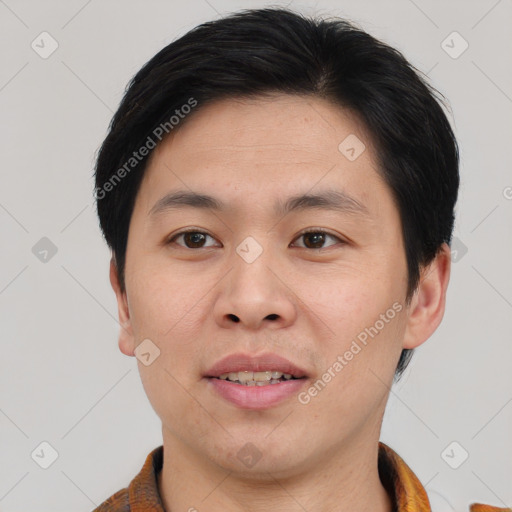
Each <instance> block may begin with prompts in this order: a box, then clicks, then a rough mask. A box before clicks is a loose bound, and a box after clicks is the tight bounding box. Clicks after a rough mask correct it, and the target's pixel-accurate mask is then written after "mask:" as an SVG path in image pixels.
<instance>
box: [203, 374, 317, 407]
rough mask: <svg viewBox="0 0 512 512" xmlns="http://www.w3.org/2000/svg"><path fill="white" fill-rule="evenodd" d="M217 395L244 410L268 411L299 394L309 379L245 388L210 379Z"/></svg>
mask: <svg viewBox="0 0 512 512" xmlns="http://www.w3.org/2000/svg"><path fill="white" fill-rule="evenodd" d="M208 380H209V381H210V383H211V385H212V386H213V388H214V389H215V391H216V392H217V393H219V394H220V395H221V396H222V397H223V398H225V399H226V400H229V401H230V402H232V403H234V404H235V405H237V406H238V407H240V408H242V409H267V408H268V407H272V406H273V405H277V404H278V403H280V402H282V401H283V400H285V399H286V398H289V397H290V396H292V395H294V394H296V393H298V392H299V390H300V388H301V387H303V386H304V384H305V383H306V381H307V379H306V378H303V379H291V380H288V381H284V382H280V383H279V384H267V385H266V386H245V385H244V384H236V383H234V382H230V381H228V380H225V379H216V378H214V377H210V378H208Z"/></svg>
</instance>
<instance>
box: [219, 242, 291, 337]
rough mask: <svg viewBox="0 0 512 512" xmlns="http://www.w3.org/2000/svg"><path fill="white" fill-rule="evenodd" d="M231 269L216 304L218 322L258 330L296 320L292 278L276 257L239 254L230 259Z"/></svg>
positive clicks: (222, 282) (263, 254) (222, 284)
mask: <svg viewBox="0 0 512 512" xmlns="http://www.w3.org/2000/svg"><path fill="white" fill-rule="evenodd" d="M231 262H232V267H231V270H230V271H229V272H228V274H227V275H226V276H225V278H224V279H223V280H222V281H221V282H220V283H219V291H218V295H217V297H216V302H215V305H214V315H215V320H216V322H217V324H218V325H219V326H221V327H224V328H233V326H234V324H238V326H237V328H238V329H245V330H251V331H256V330H258V329H261V328H262V327H264V326H268V327H271V328H272V329H278V328H283V327H287V326H288V325H290V324H292V323H293V322H294V321H295V317H296V314H297V308H296V302H295V301H296V295H295V294H294V292H293V290H292V288H293V283H291V282H290V281H291V280H292V277H293V276H291V275H290V274H289V273H286V272H285V271H284V270H283V268H282V267H281V266H280V265H279V263H278V261H277V259H276V256H275V255H271V254H270V253H267V252H266V251H263V253H261V254H260V255H259V256H258V257H257V258H256V259H255V260H253V261H251V260H250V259H248V260H245V259H244V258H242V257H240V256H239V255H238V254H234V257H233V258H231V261H230V263H231Z"/></svg>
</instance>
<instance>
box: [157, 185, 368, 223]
mask: <svg viewBox="0 0 512 512" xmlns="http://www.w3.org/2000/svg"><path fill="white" fill-rule="evenodd" d="M183 207H191V208H199V209H204V210H213V211H218V212H222V211H225V210H226V209H227V206H226V205H225V204H224V203H223V202H222V201H221V200H219V199H217V198H215V197H212V196H209V195H207V194H199V193H196V192H190V191H187V190H177V191H174V192H170V193H169V194H166V195H165V196H163V197H162V198H161V199H159V200H158V201H157V202H156V203H155V204H154V205H153V207H152V208H151V210H150V211H149V215H150V216H156V215H158V214H160V213H164V212H168V211H170V210H176V209H181V208H183ZM310 209H319V210H332V211H337V212H340V213H346V214H358V215H362V216H368V217H369V216H370V212H369V210H368V208H367V207H366V206H365V205H364V204H362V203H361V202H359V201H358V200H357V199H355V198H353V197H351V196H349V195H347V194H346V193H345V192H342V191H340V190H332V189H331V190H325V191H322V192H319V193H316V194H299V195H295V196H291V197H289V198H288V199H287V200H286V201H284V202H283V201H282V200H278V201H276V203H275V204H274V213H275V214H276V215H277V216H285V215H287V214H288V213H290V212H295V211H304V210H310Z"/></svg>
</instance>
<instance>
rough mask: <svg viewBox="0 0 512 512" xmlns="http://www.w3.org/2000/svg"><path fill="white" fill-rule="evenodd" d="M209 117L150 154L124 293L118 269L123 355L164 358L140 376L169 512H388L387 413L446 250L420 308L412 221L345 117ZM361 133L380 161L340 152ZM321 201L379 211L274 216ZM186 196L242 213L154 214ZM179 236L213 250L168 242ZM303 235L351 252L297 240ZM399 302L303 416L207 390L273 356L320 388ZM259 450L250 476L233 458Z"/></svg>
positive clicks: (430, 318) (258, 106)
mask: <svg viewBox="0 0 512 512" xmlns="http://www.w3.org/2000/svg"><path fill="white" fill-rule="evenodd" d="M200 107H201V105H199V106H198V110H197V111H196V112H194V114H191V115H190V116H189V117H188V118H187V119H186V120H185V121H184V122H183V124H182V125H181V126H180V127H179V130H177V131H175V132H171V136H170V137H168V138H167V139H165V140H164V142H163V143H162V144H160V145H159V146H157V148H156V149H155V150H154V151H153V154H152V156H151V160H150V162H149V166H148V168H147V171H146V175H145V177H144V179H143V182H142V185H141V188H140V191H139V193H138V196H137V199H136V202H135V207H134V210H133V215H132V218H131V223H130V229H129V238H128V246H127V258H126V271H125V277H126V288H125V290H124V291H123V290H121V288H120V286H119V281H118V277H117V274H116V269H115V265H114V262H113V261H112V262H111V268H110V278H111V283H112V286H113V289H114V291H115V293H116V296H117V301H118V307H119V319H120V322H121V324H122V326H123V329H121V332H120V336H119V348H120V350H121V351H122V352H123V353H124V354H126V355H129V356H134V350H135V348H136V347H137V346H138V345H139V343H141V342H142V340H144V339H146V338H149V339H150V340H152V342H153V343H154V344H155V345H157V346H158V348H159V349H160V356H159V357H158V358H157V359H155V361H154V362H153V363H152V364H151V365H149V366H145V365H143V364H142V363H141V362H140V361H138V366H139V372H140V375H141V380H142V383H143V386H144V389H145V391H146V393H147V396H148V398H149V400H150V402H151V404H152V406H153V408H154V410H155V412H156V413H157V414H158V416H159V417H160V419H161V421H162V435H163V444H164V464H163V469H162V472H161V473H160V475H159V478H158V483H159V489H160V493H161V495H162V500H163V503H164V506H165V508H166V509H167V510H173V511H187V510H190V509H192V508H195V509H196V510H198V511H201V510H209V511H211V512H220V511H223V512H226V511H227V512H238V511H242V510H244V511H247V510H251V511H265V512H268V510H287V511H297V512H298V511H303V510H308V511H313V510H314V511H318V512H334V511H336V512H349V511H350V512H353V511H354V510H358V511H373V512H375V511H378V512H390V511H391V509H392V504H391V500H390V498H389V496H388V494H387V492H386V491H385V489H384V487H383V486H382V484H381V482H380V479H379V476H378V470H377V456H378V442H379V436H380V429H381V424H382V418H383V415H384V409H385V405H386V402H387V399H388V396H389V391H390V387H391V385H392V381H393V376H394V372H395V368H396V365H397V363H398V359H399V356H400V353H401V351H402V349H403V348H415V347H417V346H419V345H421V344H422V343H423V342H425V341H426V340H427V339H428V338H429V336H430V335H431V334H432V333H433V332H434V331H435V329H436V328H437V326H438V325H439V323H440V322H441V319H442V317H443V314H444V308H445V296H446V288H447V286H448V281H449V274H450V251H449V248H448V246H447V245H446V244H443V246H442V247H441V249H440V251H439V253H438V256H437V257H436V258H435V260H434V261H433V262H432V264H431V265H429V266H428V267H427V268H424V269H422V279H421V281H420V285H419V286H418V288H417V290H416V292H415V294H414V296H413V297H412V300H411V301H410V304H406V300H405V298H406V285H407V266H406V259H405V250H404V245H403V239H402V235H401V223H400V216H399V213H398V210H397V208H396V206H395V204H394V202H393V199H392V195H391V191H390V189H389V188H388V186H387V185H386V184H385V182H384V181H383V179H382V178H381V176H380V175H379V174H378V172H377V165H376V158H375V152H374V149H373V146H372V143H371V139H370V137H369V136H368V135H367V133H366V132H365V129H364V126H363V125H362V124H361V123H360V122H359V121H358V119H357V117H356V116H355V115H354V114H351V113H350V112H349V111H347V110H343V109H341V108H340V107H339V106H336V105H333V104H331V103H329V102H327V101H326V100H323V99H319V98H314V97H299V96H289V95H273V96H270V97H265V98H263V97H261V98H258V99H251V100H237V101H235V100H233V99H230V100H222V101H217V102H215V103H213V104H210V105H205V106H203V107H202V108H200ZM350 134H355V135H356V136H357V137H358V138H359V139H360V140H361V141H363V142H364V144H365V146H366V150H365V151H364V152H363V153H362V154H361V155H360V156H359V157H358V158H357V159H356V160H354V161H349V160H348V159H347V158H346V157H345V156H344V155H343V154H342V153H341V152H340V151H339V150H338V145H339V144H340V142H342V141H343V140H344V139H345V138H346V137H347V136H348V135H350ZM325 188H334V189H336V190H342V191H344V192H345V193H346V194H347V195H349V196H351V197H352V198H354V199H356V200H357V201H359V202H360V203H362V204H363V205H364V206H365V207H366V208H367V210H368V214H367V215H361V214H355V213H348V212H339V211H325V210H321V209H312V210H305V211H298V212H292V213H289V214H288V215H285V216H282V215H281V216H276V215H275V214H274V212H273V204H274V201H276V200H277V199H281V200H283V201H284V200H285V199H286V198H288V197H289V196H291V195H294V194H299V193H306V192H317V191H319V190H321V189H322V190H323V189H325ZM176 189H186V190H188V191H194V192H198V193H206V194H210V195H213V196H215V197H216V198H218V199H221V200H222V201H224V202H225V203H227V205H228V209H227V210H226V211H223V212H212V211H208V210H203V209H198V208H193V207H189V206H186V207H182V208H181V209H179V210H178V209H173V210H168V211H165V212H161V213H159V214H158V215H150V213H149V212H150V210H151V209H152V208H153V206H154V205H155V203H156V202H157V201H158V200H159V199H160V198H162V197H163V196H164V195H165V194H167V193H168V192H171V191H174V190H176ZM183 228H189V229H190V230H191V231H194V230H195V231H197V230H200V231H205V232H207V233H208V235H209V236H207V237H206V238H204V239H202V240H201V239H199V242H197V240H196V241H195V242H194V239H192V240H190V239H188V240H187V238H186V237H183V236H181V237H178V238H177V239H175V240H174V242H171V243H167V244H166V241H168V240H169V239H170V238H171V235H173V234H174V233H177V232H178V231H179V230H181V229H183ZM307 228H313V229H312V230H313V231H314V228H323V229H325V230H327V231H329V232H330V234H332V235H334V236H337V237H338V238H339V240H338V239H336V238H331V237H330V236H327V237H326V238H325V240H324V241H323V242H322V241H321V240H320V241H318V239H316V240H315V238H314V235H313V238H311V236H310V237H309V238H308V236H299V235H300V233H301V231H303V230H304V229H307ZM248 236H251V237H253V238H254V239H255V240H256V241H257V242H258V243H259V244H260V246H261V247H262V249H263V252H262V254H261V255H260V256H259V257H258V258H257V259H256V260H255V261H254V262H252V263H247V262H246V261H245V260H244V259H242V258H241V257H240V256H239V255H238V254H237V252H236V248H237V246H238V245H239V244H240V243H241V242H242V241H243V240H244V239H245V238H246V237H248ZM187 242H188V248H187ZM315 244H316V245H315ZM315 247H323V249H322V250H319V249H315ZM396 302H397V303H399V304H401V305H402V310H401V311H400V312H399V313H397V314H396V315H395V316H394V318H393V319H392V320H390V321H388V322H387V323H386V324H385V327H384V328H382V329H381V330H380V331H379V333H378V335H376V336H375V337H374V338H373V339H372V338H369V342H368V344H367V345H366V346H364V348H362V350H361V351H360V352H359V353H358V354H357V355H356V356H354V358H353V359H352V360H351V361H349V362H348V364H347V365H346V366H344V367H343V369H342V370H341V371H339V372H338V373H337V374H336V376H335V377H334V378H332V379H331V381H330V382H329V383H328V384H327V385H326V386H325V388H324V389H322V390H321V391H320V392H319V393H318V394H317V395H316V396H315V397H313V398H311V400H310V402H309V403H307V404H302V403H300V402H299V400H298V399H297V396H292V397H291V398H289V399H287V400H286V401H284V402H282V403H280V404H279V405H277V406H273V407H270V408H268V409H265V410H261V411H254V410H247V409H243V408H239V407H237V406H235V405H234V404H232V403H230V402H228V401H226V400H224V399H223V398H222V397H221V396H219V395H217V394H216V393H214V392H213V390H212V389H211V386H209V383H208V382H207V381H206V380H205V379H204V378H203V375H204V373H205V372H206V370H207V369H209V368H210V367H211V366H212V365H213V364H214V363H215V362H216V361H218V360H219V359H221V358H222V357H224V356H225V355H228V354H230V353H233V352H246V353H250V354H259V353H262V352H266V351H270V352H275V353H277V354H279V355H282V356H284V357H287V358H288V359H290V360H291V361H292V362H294V363H295V364H297V365H298V366H300V367H302V368H304V369H305V370H306V372H307V373H308V376H309V383H308V384H306V385H305V387H304V389H305V390H307V389H308V387H309V386H310V385H311V384H312V383H314V382H316V381H317V380H318V379H319V378H321V376H322V375H323V374H324V372H325V371H326V370H327V369H328V368H329V367H332V365H333V363H334V362H335V361H336V360H337V357H338V356H339V355H343V354H344V353H345V352H346V351H347V350H349V348H350V346H351V343H352V341H353V340H354V339H356V337H357V335H358V334H359V333H360V332H361V331H363V330H364V329H365V327H369V326H373V325H375V322H376V321H377V320H378V319H379V318H380V316H379V315H381V314H385V313H386V311H387V310H389V308H391V307H392V305H393V304H394V303H396ZM269 315H273V316H269ZM236 319H238V320H239V321H238V322H237V321H235V320H236ZM248 442H250V443H252V444H254V445H255V446H256V448H257V450H258V451H259V453H260V454H261V459H260V460H259V461H258V462H257V464H255V465H254V466H253V467H251V468H249V467H247V466H245V465H244V464H243V463H242V462H241V461H240V460H239V459H238V458H237V453H238V451H239V450H240V449H241V448H242V447H243V446H244V445H246V443H248Z"/></svg>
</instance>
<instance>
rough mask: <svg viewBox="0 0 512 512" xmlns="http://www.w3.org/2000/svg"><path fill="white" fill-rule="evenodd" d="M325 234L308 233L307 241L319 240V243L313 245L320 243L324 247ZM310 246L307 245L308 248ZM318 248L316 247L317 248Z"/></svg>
mask: <svg viewBox="0 0 512 512" xmlns="http://www.w3.org/2000/svg"><path fill="white" fill-rule="evenodd" d="M324 237H325V235H324V233H307V234H306V235H305V239H306V240H307V239H310V238H317V241H316V242H313V245H316V244H318V243H320V245H322V243H323V241H324ZM308 245H309V244H306V246H308ZM315 248H316V247H315Z"/></svg>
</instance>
